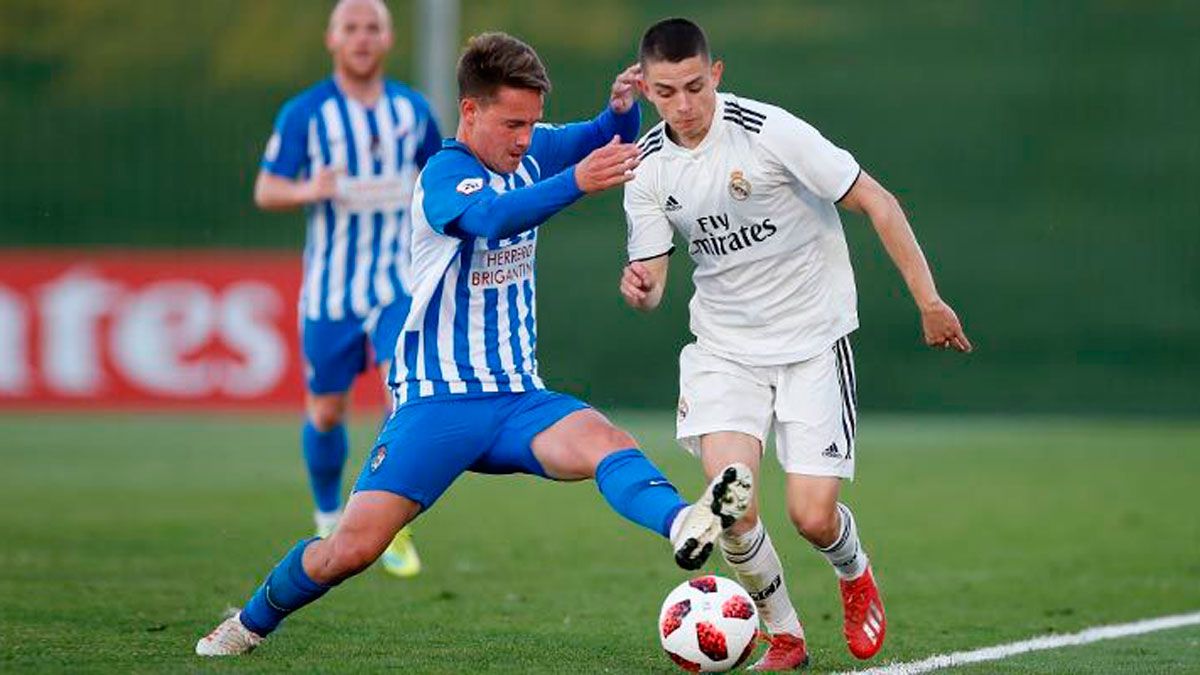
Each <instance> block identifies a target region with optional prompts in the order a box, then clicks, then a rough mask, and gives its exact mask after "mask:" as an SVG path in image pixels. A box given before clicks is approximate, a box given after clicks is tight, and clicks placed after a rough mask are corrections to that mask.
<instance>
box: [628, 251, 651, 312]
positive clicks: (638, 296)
mask: <svg viewBox="0 0 1200 675" xmlns="http://www.w3.org/2000/svg"><path fill="white" fill-rule="evenodd" d="M653 288H654V277H652V276H651V275H650V270H649V269H647V268H646V265H645V264H644V263H642V262H639V261H637V260H635V261H633V262H631V263H629V264H628V265H626V266H625V270H624V271H623V272H621V297H623V298H625V304H627V305H629V306H630V307H632V308H634V309H645V308H646V301H647V300H648V299H649V298H650V291H651V290H653Z"/></svg>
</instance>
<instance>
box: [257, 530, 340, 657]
mask: <svg viewBox="0 0 1200 675" xmlns="http://www.w3.org/2000/svg"><path fill="white" fill-rule="evenodd" d="M316 540H317V537H313V538H312V539H303V540H301V541H300V542H299V543H297V544H296V545H295V546H294V547H292V550H290V551H288V554H287V555H285V556H284V557H283V560H280V561H279V564H278V565H276V566H275V569H273V570H271V574H270V575H268V576H267V580H266V581H265V582H263V585H262V586H259V587H258V590H257V591H255V592H254V595H253V596H251V597H250V601H249V602H247V603H246V606H245V607H243V608H242V625H244V626H245V627H246V628H249V629H250V630H251V631H254V632H255V633H257V634H258V635H261V636H263V637H266V636H267V635H269V634H270V633H271V631H273V630H275V629H276V628H277V627H279V623H280V622H281V621H283V620H284V619H285V618H287V616H288V615H289V614H291V613H292V612H294V611H296V610H298V609H300V608H301V607H303V606H305V605H307V604H309V603H310V602H313V601H314V600H316V599H317V598H319V597H321V596H322V595H325V592H326V591H328V590H329V589H330V588H331V587H330V586H326V585H324V584H318V583H317V582H315V581H313V580H312V579H311V578H309V576H308V574H307V573H305V571H304V565H303V564H301V560H303V558H304V549H306V548H308V545H309V544H311V543H313V542H314V541H316ZM268 594H269V595H268Z"/></svg>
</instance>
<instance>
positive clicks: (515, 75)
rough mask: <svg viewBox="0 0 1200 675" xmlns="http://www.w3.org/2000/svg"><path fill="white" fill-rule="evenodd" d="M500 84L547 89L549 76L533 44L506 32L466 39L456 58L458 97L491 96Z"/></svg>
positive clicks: (502, 85) (491, 97)
mask: <svg viewBox="0 0 1200 675" xmlns="http://www.w3.org/2000/svg"><path fill="white" fill-rule="evenodd" d="M500 87H514V88H517V89H533V90H536V91H538V92H540V93H542V94H546V93H549V92H550V77H549V76H548V75H546V67H545V66H544V65H542V60H541V59H539V58H538V55H537V52H535V51H533V47H530V46H529V45H527V44H525V43H524V42H521V41H520V40H518V39H517V38H515V37H513V36H511V35H509V34H507V33H482V34H480V35H476V36H475V37H472V38H471V39H470V40H467V46H466V48H465V49H464V50H463V53H462V56H460V57H459V59H458V98H459V100H462V99H464V98H476V99H483V100H490V99H493V98H495V96H496V92H497V91H499V89H500Z"/></svg>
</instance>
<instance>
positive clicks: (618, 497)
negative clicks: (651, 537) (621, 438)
mask: <svg viewBox="0 0 1200 675" xmlns="http://www.w3.org/2000/svg"><path fill="white" fill-rule="evenodd" d="M596 486H597V487H599V488H600V494H602V495H604V499H605V500H607V501H608V504H609V505H610V506H612V507H613V510H614V511H616V512H617V513H619V514H621V515H622V516H625V517H626V518H628V519H629V520H632V521H633V522H635V523H637V524H638V525H641V526H642V527H644V528H646V529H648V530H653V531H654V532H657V533H659V534H661V535H662V536H664V537H668V536H670V533H671V522H672V521H674V520H675V516H676V515H678V514H679V512H680V511H682V510H683V508H684V507H685V506H687V502H685V501H683V499H682V498H680V496H679V491H678V490H676V489H675V486H674V485H671V481H669V480H667V479H666V477H665V476H663V475H662V472H661V471H659V470H658V467H656V466H654V464H652V463H651V462H650V460H649V459H646V456H645V455H643V454H642V452H641V451H640V450H637V449H630V450H621V451H618V452H614V453H613V454H611V455H609V456H608V457H605V458H604V459H603V460H601V462H600V465H599V466H597V467H596Z"/></svg>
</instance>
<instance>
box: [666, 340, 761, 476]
mask: <svg viewBox="0 0 1200 675" xmlns="http://www.w3.org/2000/svg"><path fill="white" fill-rule="evenodd" d="M773 401H774V393H773V392H772V390H771V381H770V369H768V368H759V367H753V366H747V365H744V364H740V363H737V362H735V361H732V360H730V359H727V358H724V357H722V356H718V355H716V354H713V353H711V352H709V351H708V350H706V349H704V348H703V347H701V346H700V345H698V344H694V343H693V344H690V345H687V346H686V347H684V348H683V350H682V351H681V352H680V353H679V410H678V416H677V418H676V433H675V436H676V438H677V439H678V441H679V443H680V445H682V446H683V447H684V448H686V449H687V450H688V451H690V452H691V453H692V454H695V455H700V450H701V439H702V438H703V437H704V436H706V435H708V434H717V433H722V432H736V433H739V434H742V435H744V436H749V437H751V438H753V439H756V440H757V441H758V442H759V447H760V448H761V446H762V444H764V443H765V441H766V437H767V433H768V432H769V430H770V428H771V418H772V414H773V413H772V404H773Z"/></svg>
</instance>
